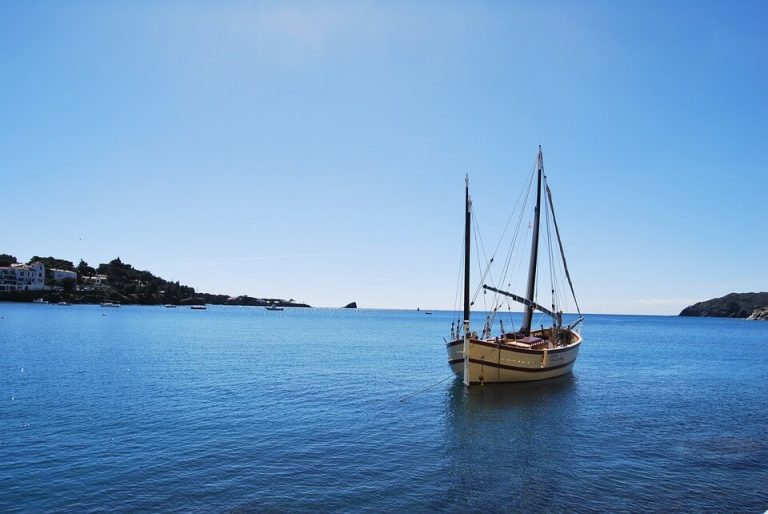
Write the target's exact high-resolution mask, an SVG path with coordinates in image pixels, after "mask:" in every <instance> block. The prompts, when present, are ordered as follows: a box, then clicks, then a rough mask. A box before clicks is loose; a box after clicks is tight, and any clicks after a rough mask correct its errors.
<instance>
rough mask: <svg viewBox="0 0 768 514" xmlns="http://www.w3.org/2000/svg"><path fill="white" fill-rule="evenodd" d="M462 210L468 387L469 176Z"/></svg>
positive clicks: (465, 352)
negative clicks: (463, 212)
mask: <svg viewBox="0 0 768 514" xmlns="http://www.w3.org/2000/svg"><path fill="white" fill-rule="evenodd" d="M464 210H465V218H464V385H466V386H467V387H469V244H470V237H469V232H470V230H469V228H470V223H471V203H470V201H469V176H466V177H465V178H464Z"/></svg>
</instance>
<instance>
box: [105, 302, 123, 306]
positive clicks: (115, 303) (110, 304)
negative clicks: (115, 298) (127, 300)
mask: <svg viewBox="0 0 768 514" xmlns="http://www.w3.org/2000/svg"><path fill="white" fill-rule="evenodd" d="M100 305H101V306H102V307H120V304H119V303H117V302H101V304H100Z"/></svg>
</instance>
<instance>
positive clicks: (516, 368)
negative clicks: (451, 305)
mask: <svg viewBox="0 0 768 514" xmlns="http://www.w3.org/2000/svg"><path fill="white" fill-rule="evenodd" d="M469 362H470V363H472V364H480V365H482V366H488V367H489V368H500V369H509V370H512V371H527V372H531V373H540V372H542V371H553V370H556V369H560V368H565V367H567V366H570V365H572V364H573V361H570V362H566V363H564V364H558V365H557V366H548V367H544V368H521V367H519V366H509V365H508V364H496V363H495V362H488V361H481V360H479V359H469ZM462 363H464V358H463V357H462V358H460V359H451V360H449V361H448V364H449V365H451V366H453V365H454V364H462Z"/></svg>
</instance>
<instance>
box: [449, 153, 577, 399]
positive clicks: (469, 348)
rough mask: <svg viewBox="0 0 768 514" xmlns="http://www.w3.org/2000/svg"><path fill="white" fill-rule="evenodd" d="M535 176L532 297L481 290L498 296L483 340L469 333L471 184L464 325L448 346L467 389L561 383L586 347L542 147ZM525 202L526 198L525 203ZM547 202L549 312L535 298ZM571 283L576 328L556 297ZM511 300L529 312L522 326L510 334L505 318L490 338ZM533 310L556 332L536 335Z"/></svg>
mask: <svg viewBox="0 0 768 514" xmlns="http://www.w3.org/2000/svg"><path fill="white" fill-rule="evenodd" d="M534 172H535V174H534V175H532V176H531V182H529V184H530V185H529V186H528V187H529V192H530V191H531V190H532V191H534V194H535V195H536V198H535V208H534V209H533V223H532V226H531V228H532V236H531V253H530V261H529V267H528V285H527V293H526V295H525V297H523V296H518V295H516V294H513V293H509V292H507V291H502V290H501V289H497V288H496V287H492V286H488V285H485V284H482V289H483V294H485V293H486V292H487V291H491V292H494V293H496V295H495V296H494V298H493V299H492V300H491V306H490V307H491V308H490V309H489V314H488V317H487V318H486V321H485V324H484V326H483V329H482V332H481V333H480V335H478V333H477V332H472V331H470V328H469V317H470V316H469V314H470V306H471V305H472V302H471V301H470V298H471V295H472V291H470V285H469V284H470V281H469V278H470V266H469V261H470V241H471V237H470V231H471V230H470V227H471V220H472V217H473V212H472V203H471V202H470V199H469V180H468V179H467V181H466V187H465V208H464V211H465V222H464V259H463V260H464V319H463V324H462V323H461V320H460V321H459V323H457V324H456V325H455V328H454V325H453V324H452V325H451V340H450V342H449V343H447V344H446V349H447V351H448V364H449V366H450V367H451V370H453V372H454V373H455V374H456V375H457V376H459V377H461V378H462V380H463V382H464V384H465V385H466V386H469V385H470V384H482V383H490V382H522V381H531V380H543V379H547V378H554V377H559V376H561V375H565V374H567V373H570V372H571V369H572V368H573V365H574V363H575V362H576V357H577V356H578V354H579V346H580V345H581V341H582V338H581V335H580V334H579V332H578V331H577V330H576V326H577V325H578V324H579V323H581V322H582V321H583V320H584V318H583V317H582V316H581V312H580V311H579V305H578V302H577V301H576V295H575V293H574V292H573V284H572V282H571V276H570V274H569V273H568V266H567V264H566V262H565V255H564V253H563V245H562V242H561V241H560V230H559V229H558V226H557V220H556V218H555V211H554V207H553V206H552V192H551V191H550V189H549V186H548V185H547V177H546V175H545V174H544V158H543V155H542V152H541V147H539V153H538V155H537V156H536V167H535V169H534ZM534 179H535V180H536V182H535V184H536V186H535V189H533V188H531V185H533V184H534V182H533V181H534ZM542 183H543V184H542ZM542 185H543V188H542ZM542 192H544V193H545V195H542ZM523 196H524V195H523ZM523 196H521V198H522V197H523ZM542 196H544V202H543V203H544V205H543V209H544V211H545V212H544V214H545V219H544V222H545V223H546V231H545V233H546V234H547V238H548V241H547V245H546V249H547V255H546V256H547V257H548V260H549V262H548V263H547V264H548V266H547V268H545V269H546V270H547V271H548V272H549V274H550V281H551V282H552V284H551V291H552V305H551V308H550V309H548V308H546V307H544V306H542V305H541V304H540V303H537V297H536V271H537V262H538V257H539V224H540V221H541V218H542V212H541V211H542ZM527 205H528V203H527V200H526V202H525V203H523V204H522V207H521V211H520V216H519V218H518V219H519V221H518V226H517V230H516V231H515V234H518V233H519V231H520V228H521V224H522V220H523V213H524V212H525V208H526V206H527ZM513 214H514V213H513ZM510 219H512V218H511V217H510ZM551 236H556V242H554V241H552V238H551ZM515 237H516V236H515ZM514 242H515V239H513V243H514ZM558 249H559V250H560V251H559V255H558V253H557V250H558ZM513 250H514V244H511V245H510V254H509V257H508V258H507V259H506V261H505V262H506V263H507V266H509V262H514V261H510V258H511V257H512V251H513ZM542 253H543V252H542ZM493 261H494V259H493V257H491V259H490V261H489V262H488V265H487V266H488V269H487V270H486V271H485V272H484V273H483V274H482V280H483V281H485V280H486V278H489V279H490V278H491V277H490V275H488V272H489V271H490V266H491V264H492V263H493ZM555 266H557V270H556V269H555ZM507 269H508V268H507ZM560 272H564V273H563V275H564V276H563V277H562V280H557V281H556V280H554V279H552V276H554V274H555V273H560ZM501 273H502V276H501V277H499V281H498V283H499V284H504V283H508V282H510V281H511V279H510V277H509V276H508V275H506V273H507V271H505V269H502V270H501ZM555 278H559V277H555ZM566 278H567V284H568V285H569V286H570V292H571V294H572V295H573V300H574V302H575V304H576V311H577V312H578V313H579V317H578V319H577V320H576V321H574V322H573V323H572V324H569V325H567V326H563V311H562V301H564V297H563V296H560V295H558V294H557V291H556V287H555V286H556V283H557V284H565V283H566V281H565V279H566ZM480 290H481V288H480V287H478V288H477V292H476V293H475V295H476V296H477V294H479V293H480ZM508 298H509V299H511V300H514V301H516V302H519V303H521V304H523V305H524V306H525V309H524V313H523V321H522V325H521V326H520V328H519V330H512V331H505V330H504V325H503V323H501V318H499V325H500V331H499V335H498V336H496V337H493V336H492V335H491V327H492V326H493V320H494V316H496V315H497V313H498V312H499V310H500V308H501V307H502V305H501V302H502V301H507V302H508V301H509V300H507V299H508ZM534 310H537V311H539V312H542V313H543V314H544V315H546V316H548V317H549V318H551V323H552V324H551V326H549V327H544V325H541V328H540V329H536V330H532V329H531V327H532V318H533V311H534ZM462 325H463V326H462Z"/></svg>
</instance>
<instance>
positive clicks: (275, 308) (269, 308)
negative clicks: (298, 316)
mask: <svg viewBox="0 0 768 514" xmlns="http://www.w3.org/2000/svg"><path fill="white" fill-rule="evenodd" d="M264 308H265V309H267V310H268V311H281V310H283V308H282V307H278V306H277V305H267V306H266V307H264Z"/></svg>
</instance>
